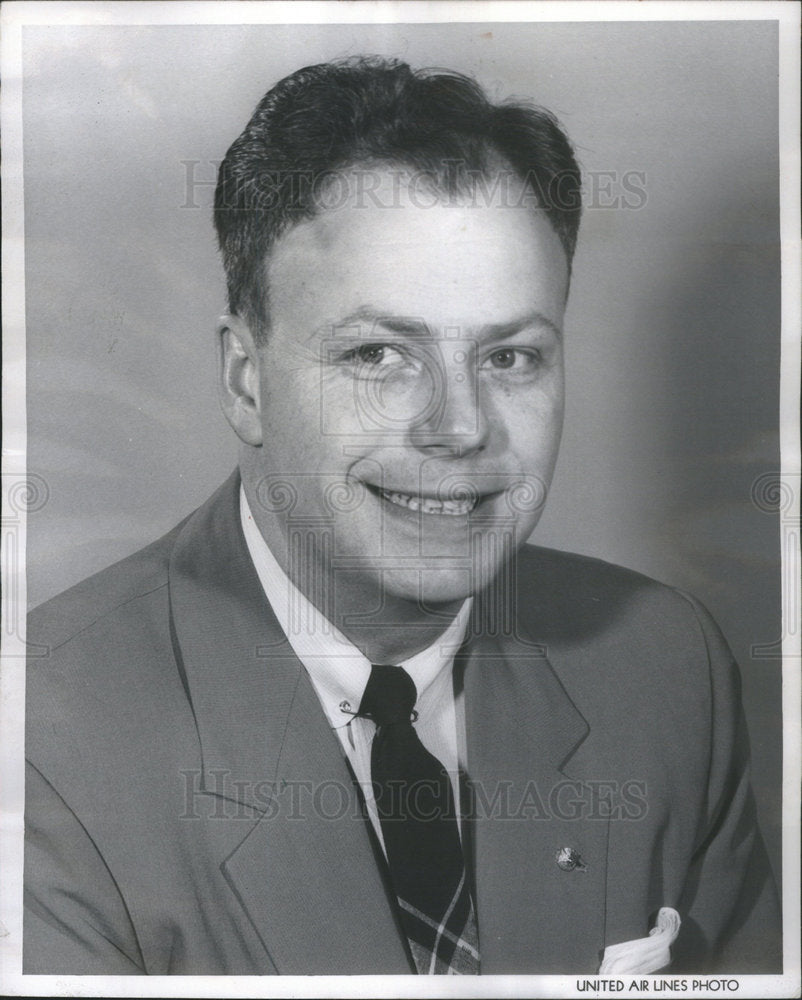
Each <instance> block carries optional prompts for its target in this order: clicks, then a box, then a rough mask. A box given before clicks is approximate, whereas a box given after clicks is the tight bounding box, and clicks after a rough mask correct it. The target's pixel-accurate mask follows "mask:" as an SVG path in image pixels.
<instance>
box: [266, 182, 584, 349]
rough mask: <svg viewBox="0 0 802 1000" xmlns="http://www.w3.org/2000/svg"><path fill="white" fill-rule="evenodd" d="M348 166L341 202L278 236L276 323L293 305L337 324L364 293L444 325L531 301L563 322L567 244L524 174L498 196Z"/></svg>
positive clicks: (272, 266)
mask: <svg viewBox="0 0 802 1000" xmlns="http://www.w3.org/2000/svg"><path fill="white" fill-rule="evenodd" d="M344 176H345V178H347V181H346V185H347V186H343V185H341V186H340V187H339V188H338V189H332V193H331V199H330V204H331V206H332V207H330V208H328V209H327V210H324V211H322V212H321V213H320V214H319V215H317V216H315V217H314V218H312V219H309V220H305V221H304V222H302V223H300V224H298V225H296V226H295V227H293V228H292V229H290V230H289V231H288V232H287V233H285V234H284V235H283V236H282V237H281V238H280V239H279V240H278V241H277V242H276V245H275V247H274V249H273V253H272V255H271V259H270V262H269V265H268V287H269V288H270V314H271V325H273V326H275V325H276V324H277V323H281V322H282V320H283V319H284V318H285V317H290V316H291V317H292V320H293V322H294V323H302V324H303V325H309V324H313V325H314V324H318V325H319V324H325V323H336V322H337V320H338V319H339V318H341V317H343V316H346V315H348V314H349V313H350V312H351V311H352V310H353V309H355V308H356V307H357V306H359V305H362V304H364V303H370V305H371V306H372V307H373V308H374V309H378V310H379V311H384V312H385V313H386V314H387V315H396V316H407V317H410V316H414V317H416V318H420V319H423V320H424V321H426V322H427V323H428V324H429V325H432V326H444V325H449V326H453V325H458V326H460V327H465V328H470V327H473V326H474V325H481V324H488V323H497V322H504V321H506V320H508V319H514V318H516V317H517V316H519V315H522V314H524V313H526V312H528V311H529V312H531V311H538V312H540V313H542V314H543V315H545V316H547V317H548V318H549V319H550V320H551V321H552V322H553V323H554V324H555V325H558V326H559V325H560V323H561V319H562V312H563V308H564V304H565V297H566V292H567V284H568V266H567V263H566V258H565V254H564V251H563V248H562V244H561V243H560V240H559V238H558V237H557V235H556V233H555V232H554V230H553V229H552V227H551V224H550V223H549V221H548V218H547V216H546V214H545V213H544V212H542V211H541V210H539V209H537V208H534V207H532V205H531V199H528V198H524V197H521V194H522V187H521V185H520V182H518V187H517V190H516V188H515V186H512V187H510V188H509V189H508V190H507V191H506V196H505V197H494V198H486V197H483V196H481V197H477V196H476V195H475V194H474V195H473V196H471V195H462V196H448V195H445V196H443V195H438V194H436V193H435V192H433V191H432V190H431V188H429V187H423V186H419V187H413V186H412V185H410V184H408V183H404V182H403V181H402V180H401V179H400V178H399V174H398V173H394V172H391V171H389V170H382V171H376V170H373V171H370V170H368V171H365V172H356V171H354V172H351V173H349V174H346V175H344ZM493 190H494V191H495V193H496V195H498V190H499V189H498V188H493ZM299 332H300V331H299Z"/></svg>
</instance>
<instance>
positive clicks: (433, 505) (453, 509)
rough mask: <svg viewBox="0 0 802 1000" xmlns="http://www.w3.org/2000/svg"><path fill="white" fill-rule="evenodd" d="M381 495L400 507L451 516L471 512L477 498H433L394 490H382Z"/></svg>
mask: <svg viewBox="0 0 802 1000" xmlns="http://www.w3.org/2000/svg"><path fill="white" fill-rule="evenodd" d="M381 495H382V496H383V497H384V499H385V500H389V501H390V503H394V504H397V505H398V506H399V507H407V508H409V510H419V511H422V512H423V513H424V514H448V515H450V516H451V517H461V516H464V515H465V514H470V512H471V511H472V510H473V508H474V507H475V506H476V500H477V498H476V497H471V498H470V499H468V500H432V499H431V498H429V497H420V496H412V494H410V493H397V492H395V491H394V490H381Z"/></svg>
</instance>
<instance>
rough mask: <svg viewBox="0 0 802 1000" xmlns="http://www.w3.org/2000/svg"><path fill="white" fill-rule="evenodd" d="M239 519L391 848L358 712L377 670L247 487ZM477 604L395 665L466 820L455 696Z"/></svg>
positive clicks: (367, 729) (365, 726) (268, 592)
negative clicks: (301, 577) (306, 578)
mask: <svg viewBox="0 0 802 1000" xmlns="http://www.w3.org/2000/svg"><path fill="white" fill-rule="evenodd" d="M240 517H241V519H242V530H243V532H244V533H245V541H246V543H247V545H248V551H249V552H250V555H251V559H252V560H253V564H254V566H255V568H256V572H257V574H258V576H259V580H260V582H261V584H262V588H263V589H264V592H265V596H266V597H267V599H268V601H269V602H270V606H271V607H272V609H273V612H274V614H275V616H276V618H277V619H278V622H279V624H280V625H281V628H282V629H283V631H284V634H285V635H286V636H287V639H288V641H289V643H290V645H291V646H292V648H293V650H294V652H295V655H296V656H297V657H298V659H299V660H300V661H301V663H302V664H303V666H304V667H305V668H306V670H307V672H308V674H309V676H310V678H311V680H312V684H313V686H314V688H315V691H316V692H317V696H318V698H319V699H320V704H321V705H322V707H323V711H324V712H325V714H326V717H327V718H328V720H329V723H330V724H331V728H332V729H333V730H334V731H335V733H336V734H337V736H338V737H339V740H340V743H341V745H342V748H343V752H344V753H345V756H346V757H347V759H348V761H349V762H350V764H351V767H352V769H353V771H354V774H355V775H356V779H357V781H358V782H359V784H360V787H361V788H362V792H363V795H364V798H365V804H366V806H367V810H368V816H369V817H370V821H371V823H372V825H373V829H374V830H375V831H376V835H377V836H378V838H379V842H380V843H381V845H382V848H384V840H383V838H382V833H381V824H380V821H379V816H378V813H377V811H376V803H375V800H374V797H373V793H372V787H371V782H370V747H371V742H372V741H373V734H374V733H375V731H376V727H375V725H374V723H373V722H371V721H370V719H363V718H357V717H356V716H355V715H354V714H353V713H355V712H357V711H358V709H359V703H360V702H361V700H362V695H363V693H364V690H365V685H366V684H367V682H368V678H369V677H370V669H371V664H370V660H368V659H367V657H365V656H364V655H363V654H362V653H361V652H360V651H359V650H358V649H357V648H356V646H354V645H353V643H351V642H350V641H349V640H348V639H347V638H346V637H345V636H344V635H343V634H342V632H340V630H339V629H337V628H336V627H335V626H334V625H333V624H332V623H331V622H330V621H329V620H328V619H327V618H326V617H325V615H323V614H321V612H320V611H319V610H318V609H317V608H316V607H315V606H314V604H312V603H311V602H310V601H309V600H307V598H306V597H305V596H304V595H303V594H302V593H301V592H300V591H299V590H298V588H297V587H296V586H295V585H294V584H293V583H292V581H291V580H290V579H289V577H288V576H287V574H286V573H285V572H284V570H283V569H282V568H281V566H280V565H279V563H278V561H277V560H276V557H275V556H274V555H273V553H272V552H271V551H270V548H269V547H268V545H267V542H265V540H264V537H263V536H262V533H261V532H260V531H259V528H258V527H257V526H256V522H255V521H254V520H253V516H252V514H251V509H250V506H249V504H248V501H247V499H246V497H245V490H244V489H243V488H242V487H241V486H240ZM472 601H473V598H471V597H469V598H467V599H466V600H465V602H464V603H463V605H462V607H461V608H460V610H459V612H458V613H457V615H456V617H455V618H454V620H453V621H452V622H451V624H450V625H449V626H448V628H447V629H446V631H445V632H444V633H443V635H442V636H440V638H439V639H437V640H436V641H435V642H434V643H432V645H431V646H429V647H428V648H427V649H424V650H422V651H421V652H420V653H416V654H415V655H414V656H411V657H409V659H407V660H402V661H401V662H400V663H398V664H395V665H396V666H401V667H403V668H404V669H405V670H406V671H407V673H408V674H409V675H410V677H411V678H412V680H413V681H414V682H415V687H416V689H417V692H418V697H417V701H416V702H415V710H416V712H417V713H418V718H417V719H416V720H415V721H414V726H415V729H416V731H417V734H418V737H419V738H420V740H421V742H422V743H423V745H424V746H425V747H426V749H427V750H428V751H429V752H430V753H432V754H434V756H435V757H437V759H438V760H439V761H440V762H441V763H442V765H443V767H444V768H445V769H446V771H447V772H448V774H449V777H450V778H451V785H452V788H453V789H454V799H455V802H456V804H457V816H458V817H459V769H460V765H461V764H463V763H464V760H463V758H464V754H463V753H462V752H461V750H462V747H463V745H464V743H463V739H462V736H461V734H462V728H463V714H462V713H463V707H462V704H461V698H460V699H459V700H458V698H457V697H455V694H454V687H453V679H452V668H453V666H454V656H455V654H456V652H457V650H458V649H459V647H460V646H461V645H462V641H463V639H464V636H465V629H466V627H467V623H468V616H469V614H470V610H471V604H472Z"/></svg>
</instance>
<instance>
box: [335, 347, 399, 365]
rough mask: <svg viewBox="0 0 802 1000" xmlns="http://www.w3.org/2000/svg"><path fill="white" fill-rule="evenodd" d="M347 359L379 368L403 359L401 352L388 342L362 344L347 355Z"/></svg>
mask: <svg viewBox="0 0 802 1000" xmlns="http://www.w3.org/2000/svg"><path fill="white" fill-rule="evenodd" d="M347 357H348V359H349V360H352V361H355V362H356V363H357V364H359V365H367V366H370V367H374V368H379V367H382V366H385V365H390V364H397V363H398V362H399V361H401V360H403V357H402V355H401V352H400V351H399V350H398V349H397V348H395V347H390V346H389V344H362V345H361V346H360V347H357V348H356V349H355V350H353V351H349V352H348V355H347Z"/></svg>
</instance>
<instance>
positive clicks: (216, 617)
mask: <svg viewBox="0 0 802 1000" xmlns="http://www.w3.org/2000/svg"><path fill="white" fill-rule="evenodd" d="M238 490H239V478H238V476H236V475H235V476H232V477H231V479H230V480H229V481H228V482H227V483H226V484H225V485H224V486H223V487H221V489H220V490H219V491H218V492H217V493H216V494H215V495H214V496H213V497H212V498H211V499H210V500H209V502H208V503H207V504H206V505H204V507H202V508H200V510H199V511H197V512H196V514H195V515H193V516H192V518H190V519H189V521H188V522H187V523H186V525H185V527H184V529H183V530H182V532H181V534H180V536H179V538H178V540H177V543H176V546H175V549H174V552H173V557H172V560H171V565H170V600H171V610H172V625H173V632H174V641H175V647H176V656H177V660H178V663H179V669H181V670H182V674H183V677H184V679H185V684H186V688H187V692H188V695H189V697H190V701H191V703H192V707H193V711H194V713H195V719H196V724H197V728H198V735H199V739H200V744H201V752H202V761H203V765H202V766H203V785H202V787H203V789H204V791H205V792H207V793H209V794H210V795H214V796H216V797H222V798H225V799H228V800H231V801H232V802H235V803H238V804H239V805H240V806H243V807H246V812H245V815H249V814H250V815H252V816H253V817H254V820H253V821H250V822H248V821H246V822H245V823H243V818H242V816H243V813H242V810H240V811H239V812H238V811H237V810H230V811H224V812H225V817H228V818H222V819H220V818H217V819H215V820H214V822H213V823H210V829H211V828H212V827H214V829H213V831H212V836H213V838H214V843H216V844H217V845H218V849H219V851H220V852H221V853H220V857H219V863H220V864H221V865H222V870H223V874H224V876H225V877H226V880H227V881H228V884H229V885H230V887H231V889H232V891H233V892H234V894H235V895H236V897H237V899H238V900H239V902H240V904H241V905H242V907H243V909H244V910H245V912H246V914H247V916H248V918H249V919H250V921H251V922H252V924H253V926H254V928H255V930H256V932H257V934H258V935H259V937H260V939H261V940H262V942H263V944H264V947H265V949H266V952H267V954H268V956H269V959H270V961H271V962H272V965H273V966H274V967H275V969H276V970H277V971H278V972H280V973H294V974H326V973H328V974H336V973H343V974H344V973H354V972H359V973H374V972H403V973H408V972H409V971H410V967H409V964H408V960H407V957H406V952H405V946H404V944H403V943H402V940H401V938H400V936H399V934H398V930H397V927H396V924H395V918H394V916H393V911H392V907H391V906H390V905H389V902H388V899H387V896H386V892H385V889H384V884H383V880H382V876H381V874H380V872H379V869H378V867H377V865H376V861H375V858H374V855H373V850H372V847H371V841H370V836H369V833H368V829H367V824H366V821H365V820H364V819H363V817H362V815H361V810H360V804H359V801H358V798H357V794H356V790H355V788H354V786H353V782H352V779H351V775H350V772H349V770H348V768H347V765H346V763H345V760H344V758H343V756H342V752H341V748H340V746H339V743H338V741H337V738H336V736H335V735H334V734H333V733H332V731H331V729H330V727H329V725H328V722H327V720H326V718H325V715H324V713H323V710H322V709H321V707H320V704H319V702H318V699H317V696H316V694H315V692H314V689H313V687H312V685H311V682H310V681H309V679H308V677H307V674H306V671H304V670H303V668H302V666H301V664H300V662H299V661H298V659H297V657H296V656H295V654H294V652H293V650H292V647H291V646H290V644H289V643H288V641H287V639H286V637H285V636H284V634H283V632H282V630H281V628H280V626H279V625H278V622H277V621H276V619H275V617H274V615H273V613H272V610H271V609H270V606H269V604H268V602H267V600H266V598H265V596H264V592H263V591H262V588H261V585H260V584H259V580H258V577H257V576H256V571H255V569H254V567H253V564H252V562H251V559H250V555H249V554H248V551H247V546H246V544H245V540H244V538H243V535H242V531H241V527H240V524H239V504H238ZM217 816H218V817H219V816H220V813H219V812H218V813H217ZM266 957H267V956H266Z"/></svg>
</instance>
